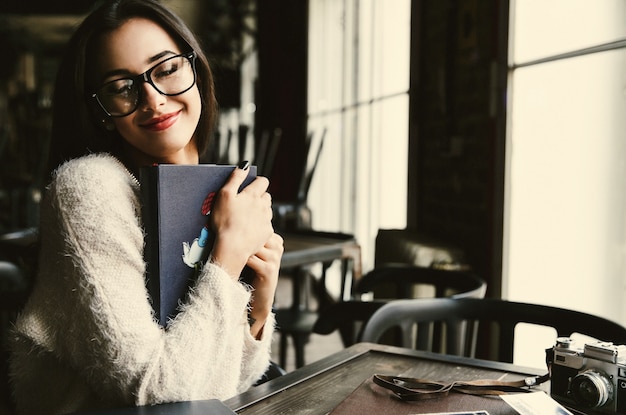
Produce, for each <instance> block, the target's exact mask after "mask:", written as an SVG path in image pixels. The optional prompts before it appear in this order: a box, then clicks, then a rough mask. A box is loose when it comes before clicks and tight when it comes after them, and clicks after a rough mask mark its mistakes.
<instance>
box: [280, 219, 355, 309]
mask: <svg viewBox="0 0 626 415" xmlns="http://www.w3.org/2000/svg"><path fill="white" fill-rule="evenodd" d="M281 236H282V237H283V239H284V246H285V252H284V253H283V257H282V260H281V263H280V266H281V270H283V271H285V272H289V273H292V274H294V275H293V276H294V290H293V292H294V298H293V304H294V305H293V308H299V307H300V306H301V305H302V303H301V301H300V293H301V292H302V290H301V281H300V279H301V278H300V276H299V275H297V274H299V273H298V269H299V268H301V267H303V266H306V265H312V264H316V263H321V264H322V273H323V275H322V281H324V280H325V272H326V269H327V268H328V267H329V266H330V265H331V264H332V262H333V261H335V260H341V261H342V272H341V274H342V281H341V282H342V284H341V294H340V296H341V298H342V299H343V300H347V299H348V298H349V296H350V290H351V287H352V282H353V281H357V280H359V279H360V278H361V274H362V270H361V246H360V245H359V244H358V243H357V242H356V240H355V239H354V236H353V235H348V234H343V233H332V232H317V231H298V232H286V233H284V234H281ZM294 270H295V271H294Z"/></svg>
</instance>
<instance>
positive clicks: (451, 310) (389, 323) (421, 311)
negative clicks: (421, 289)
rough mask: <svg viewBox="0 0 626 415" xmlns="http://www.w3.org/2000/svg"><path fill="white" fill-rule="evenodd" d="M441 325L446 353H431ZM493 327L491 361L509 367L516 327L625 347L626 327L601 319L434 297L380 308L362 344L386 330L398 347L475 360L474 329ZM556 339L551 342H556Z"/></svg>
mask: <svg viewBox="0 0 626 415" xmlns="http://www.w3.org/2000/svg"><path fill="white" fill-rule="evenodd" d="M435 322H439V323H441V322H443V323H444V324H443V326H444V328H445V332H444V333H445V343H444V346H445V348H443V349H433V347H432V342H433V336H432V330H431V325H432V324H433V323H435ZM479 323H481V324H483V323H492V324H493V325H494V326H496V327H497V342H496V343H497V350H496V351H495V353H494V356H495V360H498V361H502V362H513V347H514V342H515V328H516V326H517V325H518V324H520V323H530V324H535V325H540V326H547V327H552V328H554V329H555V330H556V332H557V337H570V336H571V335H572V334H574V333H577V334H582V335H586V336H590V337H593V338H595V339H598V340H603V341H611V342H614V343H615V344H626V328H625V327H623V326H621V325H619V324H617V323H615V322H613V321H610V320H607V319H605V318H602V317H599V316H595V315H591V314H587V313H583V312H579V311H574V310H568V309H563V308H558V307H551V306H545V305H538V304H529V303H520V302H511V301H505V300H499V299H491V298H489V299H485V298H483V299H476V298H461V299H452V298H433V299H415V300H396V301H392V302H389V303H387V304H385V305H384V306H383V307H381V308H380V309H379V310H378V311H376V313H374V315H372V317H371V318H370V319H369V321H368V322H367V325H366V326H365V328H364V330H363V336H362V338H361V339H362V341H364V342H372V343H378V342H379V340H380V339H381V338H383V336H385V335H386V333H388V332H389V330H391V329H400V332H401V333H402V342H401V344H400V345H401V346H403V347H409V348H414V349H418V350H430V351H435V352H445V353H447V354H453V355H460V356H470V357H474V355H475V350H474V346H475V344H476V336H477V329H478V324H479ZM555 340H556V338H555Z"/></svg>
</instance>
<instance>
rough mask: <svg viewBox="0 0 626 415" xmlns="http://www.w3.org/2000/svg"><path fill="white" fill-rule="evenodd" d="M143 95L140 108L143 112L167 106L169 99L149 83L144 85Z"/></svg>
mask: <svg viewBox="0 0 626 415" xmlns="http://www.w3.org/2000/svg"><path fill="white" fill-rule="evenodd" d="M142 92H143V93H142V94H141V102H140V103H139V105H140V108H142V109H143V110H155V109H157V108H158V107H159V106H161V105H163V104H165V101H166V100H167V97H166V96H165V95H163V94H161V93H160V92H159V91H157V90H156V88H155V87H154V86H152V85H150V83H148V82H144V83H143V91H142Z"/></svg>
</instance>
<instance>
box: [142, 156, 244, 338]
mask: <svg viewBox="0 0 626 415" xmlns="http://www.w3.org/2000/svg"><path fill="white" fill-rule="evenodd" d="M234 168H235V166H232V165H218V164H197V165H179V164H160V165H155V166H151V167H143V168H142V169H141V170H140V173H139V182H140V185H141V204H142V206H141V210H142V216H143V225H144V230H145V248H144V259H145V261H146V263H147V287H148V292H149V294H150V298H151V300H152V306H153V308H154V311H155V313H156V317H157V318H158V320H159V323H160V324H161V326H163V327H167V324H168V320H169V319H171V318H172V317H175V316H176V313H177V311H178V310H177V309H178V306H179V304H181V303H184V302H185V297H186V295H187V292H188V291H189V287H190V286H191V285H193V283H194V282H195V280H196V278H197V276H198V273H199V271H200V270H201V269H202V266H203V264H204V263H205V262H206V260H207V259H208V256H209V254H210V252H211V248H212V244H213V235H212V231H211V229H210V226H209V219H210V218H209V215H210V214H211V209H212V207H213V202H214V201H215V197H216V195H217V191H218V190H219V189H220V188H221V187H222V186H223V185H224V183H226V180H227V179H228V177H229V176H230V174H231V173H232V171H233V169H234ZM255 177H256V167H255V166H250V169H249V174H248V178H247V179H246V181H245V182H244V184H243V185H242V187H243V186H246V185H248V184H249V183H250V182H252V180H254V178H255ZM240 190H241V189H240Z"/></svg>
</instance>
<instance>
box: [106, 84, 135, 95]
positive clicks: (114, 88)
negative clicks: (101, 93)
mask: <svg viewBox="0 0 626 415" xmlns="http://www.w3.org/2000/svg"><path fill="white" fill-rule="evenodd" d="M132 91H133V82H132V81H130V80H125V81H121V82H120V81H115V82H111V83H110V84H108V85H107V87H106V88H105V93H106V94H107V95H115V96H128V95H130V94H131V93H132Z"/></svg>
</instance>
